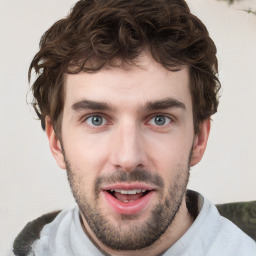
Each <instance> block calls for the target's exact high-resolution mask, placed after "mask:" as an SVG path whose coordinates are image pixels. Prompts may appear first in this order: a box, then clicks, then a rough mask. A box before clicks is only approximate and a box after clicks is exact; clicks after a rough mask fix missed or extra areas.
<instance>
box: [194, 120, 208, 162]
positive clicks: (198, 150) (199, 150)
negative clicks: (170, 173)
mask: <svg viewBox="0 0 256 256" xmlns="http://www.w3.org/2000/svg"><path fill="white" fill-rule="evenodd" d="M210 128H211V121H210V119H206V120H204V121H203V122H202V123H201V124H200V125H199V133H198V134H197V135H196V136H195V138H194V143H193V151H192V156H191V161H190V166H194V165H196V164H197V163H199V162H200V160H201V159H202V157H203V155H204V152H205V149H206V145H207V141H208V137H209V133H210Z"/></svg>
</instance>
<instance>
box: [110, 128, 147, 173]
mask: <svg viewBox="0 0 256 256" xmlns="http://www.w3.org/2000/svg"><path fill="white" fill-rule="evenodd" d="M143 145H144V143H143V136H142V131H141V128H140V127H139V126H137V125H136V124H123V125H120V126H118V127H117V128H116V129H115V132H114V134H113V137H112V143H111V153H110V154H111V155H110V161H111V164H112V165H113V166H114V168H115V169H121V170H124V171H132V170H134V168H136V167H145V162H146V153H145V152H146V151H145V148H144V146H143Z"/></svg>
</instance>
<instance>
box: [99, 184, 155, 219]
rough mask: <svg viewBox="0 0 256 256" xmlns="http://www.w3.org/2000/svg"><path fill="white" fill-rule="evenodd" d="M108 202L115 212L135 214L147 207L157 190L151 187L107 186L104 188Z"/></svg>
mask: <svg viewBox="0 0 256 256" xmlns="http://www.w3.org/2000/svg"><path fill="white" fill-rule="evenodd" d="M102 192H103V194H104V196H105V199H106V202H107V203H108V205H109V206H110V207H111V209H112V210H114V212H116V213H118V214H124V215H135V214H138V213H140V212H141V211H143V210H144V209H146V208H147V207H148V205H149V202H150V200H151V198H152V196H153V194H154V192H155V190H153V189H151V188H146V187H145V188H144V187H142V188H134V187H133V188H128V187H125V186H123V187H122V188H121V187H120V188H118V187H117V186H116V187H115V188H113V187H110V188H105V189H104V190H102Z"/></svg>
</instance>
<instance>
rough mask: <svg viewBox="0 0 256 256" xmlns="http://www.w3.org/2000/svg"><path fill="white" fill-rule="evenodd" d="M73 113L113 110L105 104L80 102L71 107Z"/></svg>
mask: <svg viewBox="0 0 256 256" xmlns="http://www.w3.org/2000/svg"><path fill="white" fill-rule="evenodd" d="M72 109H73V110H75V111H80V110H85V109H91V110H113V107H112V106H111V105H110V104H108V103H106V102H98V101H92V100H85V99H84V100H80V101H78V102H75V103H74V104H73V105H72Z"/></svg>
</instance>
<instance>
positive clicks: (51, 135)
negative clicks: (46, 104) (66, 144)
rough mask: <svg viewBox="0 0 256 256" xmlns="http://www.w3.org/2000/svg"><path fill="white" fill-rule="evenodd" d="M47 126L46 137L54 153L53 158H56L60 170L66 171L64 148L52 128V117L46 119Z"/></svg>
mask: <svg viewBox="0 0 256 256" xmlns="http://www.w3.org/2000/svg"><path fill="white" fill-rule="evenodd" d="M45 125H46V129H45V131H46V135H47V137H48V141H49V146H50V149H51V152H52V155H53V157H54V158H55V160H56V162H57V164H58V165H59V167H60V168H62V169H66V165H65V161H64V155H63V152H62V147H61V143H60V140H59V139H58V138H57V136H56V134H55V131H54V129H53V126H52V122H51V119H50V117H48V116H47V117H46V118H45Z"/></svg>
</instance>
